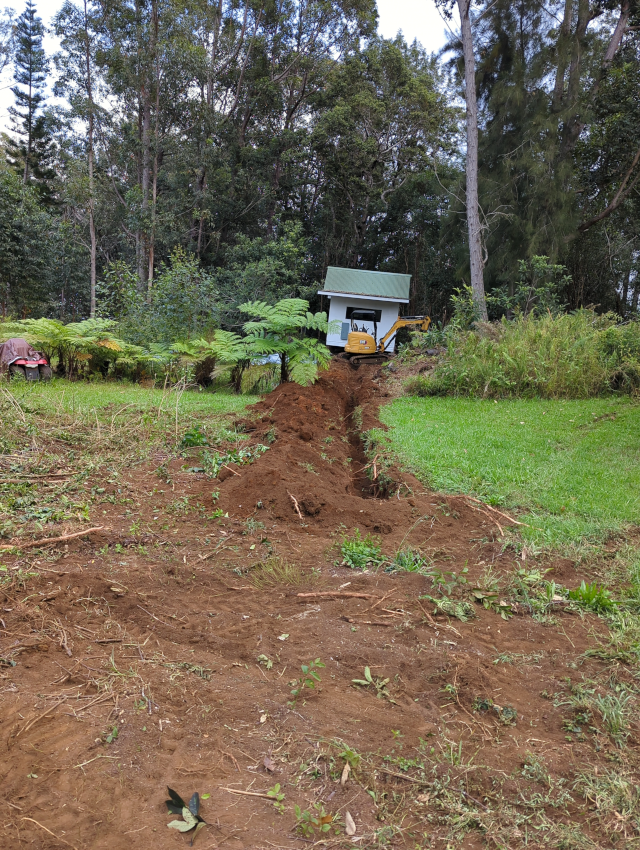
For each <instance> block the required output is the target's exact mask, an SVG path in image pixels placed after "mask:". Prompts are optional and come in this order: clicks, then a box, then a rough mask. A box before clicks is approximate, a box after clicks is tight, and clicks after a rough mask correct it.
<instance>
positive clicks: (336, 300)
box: [327, 295, 400, 351]
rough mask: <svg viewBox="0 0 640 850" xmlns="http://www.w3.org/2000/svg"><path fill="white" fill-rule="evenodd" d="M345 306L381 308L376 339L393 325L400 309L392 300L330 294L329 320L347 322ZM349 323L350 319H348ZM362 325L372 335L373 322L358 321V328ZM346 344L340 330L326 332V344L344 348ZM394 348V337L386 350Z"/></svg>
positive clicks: (360, 308)
mask: <svg viewBox="0 0 640 850" xmlns="http://www.w3.org/2000/svg"><path fill="white" fill-rule="evenodd" d="M347 307H355V308H356V309H358V310H381V311H382V317H381V319H380V321H379V322H378V329H377V331H378V337H377V339H378V341H379V340H380V339H381V338H382V337H383V336H384V335H385V334H386V333H387V331H388V330H390V328H391V327H392V326H393V323H394V322H395V320H396V319H397V318H398V313H399V311H400V304H399V303H398V302H394V301H374V300H373V299H367V300H366V301H365V300H364V299H360V298H358V296H357V295H353V296H343V295H332V296H331V303H330V306H329V321H330V322H332V321H334V320H337V321H339V322H340V323H341V325H342V322H347V321H348V320H347ZM349 325H351V321H350V320H349ZM362 325H364V326H365V328H367V331H368V333H370V334H372V335H373V322H362V321H358V329H360V328H361V327H362ZM346 344H347V341H346V340H345V339H341V333H340V330H338V332H337V333H333V334H327V345H335V346H339V347H341V348H344V347H345V345H346ZM394 349H395V337H394V338H393V339H392V340H391V341H390V343H389V344H388V346H387V349H386V350H387V351H393V350H394Z"/></svg>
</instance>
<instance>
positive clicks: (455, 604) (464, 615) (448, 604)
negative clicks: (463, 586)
mask: <svg viewBox="0 0 640 850" xmlns="http://www.w3.org/2000/svg"><path fill="white" fill-rule="evenodd" d="M419 598H420V599H426V600H427V601H428V602H432V603H433V604H434V605H435V608H434V611H433V613H434V614H446V615H447V616H448V617H455V618H456V619H457V620H460V622H461V623H466V622H467V621H468V620H469V619H470V618H471V617H475V611H474V610H473V606H472V605H471V604H470V603H469V602H465V601H464V600H462V601H458V600H455V599H450V598H449V597H448V596H443V597H442V598H441V599H436V598H435V597H433V596H429V595H425V596H420V597H419Z"/></svg>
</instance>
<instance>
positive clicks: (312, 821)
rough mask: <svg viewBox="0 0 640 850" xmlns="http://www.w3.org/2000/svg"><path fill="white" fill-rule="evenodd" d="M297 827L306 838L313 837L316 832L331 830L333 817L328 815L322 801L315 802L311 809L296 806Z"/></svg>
mask: <svg viewBox="0 0 640 850" xmlns="http://www.w3.org/2000/svg"><path fill="white" fill-rule="evenodd" d="M295 814H296V820H297V823H296V829H297V830H298V831H299V832H301V833H302V834H303V835H304V836H305V837H306V838H309V839H311V838H313V837H314V836H315V834H316V832H319V833H324V832H329V830H330V829H331V822H332V821H333V817H332V816H331V815H328V814H327V813H326V812H325V810H324V806H323V805H322V803H314V804H313V807H312V808H311V809H304V810H303V809H301V808H300V806H298V805H296V806H295Z"/></svg>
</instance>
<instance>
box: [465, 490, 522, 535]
mask: <svg viewBox="0 0 640 850" xmlns="http://www.w3.org/2000/svg"><path fill="white" fill-rule="evenodd" d="M466 498H467V499H470V500H471V501H472V502H477V503H478V504H479V505H484V507H485V508H489V510H490V511H494V512H495V513H497V514H499V515H500V516H501V517H504V518H505V519H506V520H508V521H509V522H512V523H513V524H514V525H524V526H526V527H527V528H531V526H530V525H527V523H526V522H519V521H518V520H517V519H514V518H513V517H512V516H509V514H503V513H502V511H499V510H498V509H497V508H494V507H492V506H491V505H487V504H485V503H484V502H481V501H480V499H474V498H473V496H467V497H466Z"/></svg>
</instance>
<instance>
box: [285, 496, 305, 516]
mask: <svg viewBox="0 0 640 850" xmlns="http://www.w3.org/2000/svg"><path fill="white" fill-rule="evenodd" d="M287 494H288V496H289V498H290V499H291V501H292V502H293V507H294V508H295V511H296V513H297V514H298V516H299V517H300V519H302V514H301V513H300V506H299V505H298V500H297V499H296V497H295V496H294V495H293V494H292V493H289V491H288V490H287Z"/></svg>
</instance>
